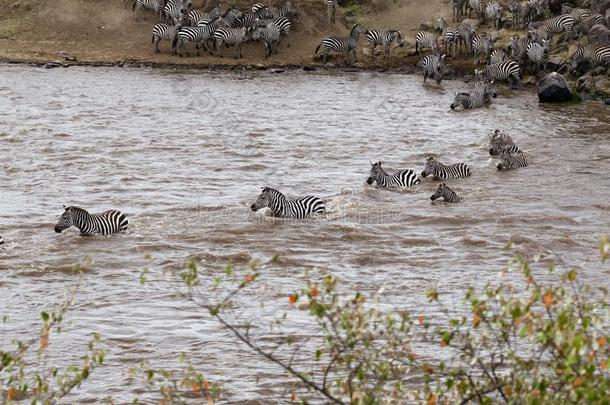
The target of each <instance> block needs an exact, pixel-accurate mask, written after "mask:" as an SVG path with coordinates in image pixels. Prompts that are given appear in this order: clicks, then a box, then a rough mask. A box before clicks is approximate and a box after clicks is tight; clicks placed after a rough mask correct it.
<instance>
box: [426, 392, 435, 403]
mask: <svg viewBox="0 0 610 405" xmlns="http://www.w3.org/2000/svg"><path fill="white" fill-rule="evenodd" d="M427 404H428V405H436V395H434V394H430V396H429V397H428V402H427Z"/></svg>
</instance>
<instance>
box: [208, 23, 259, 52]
mask: <svg viewBox="0 0 610 405" xmlns="http://www.w3.org/2000/svg"><path fill="white" fill-rule="evenodd" d="M251 34H252V29H251V28H246V27H242V28H218V29H217V30H216V31H214V41H215V46H216V51H217V52H218V55H219V56H220V57H221V58H222V57H223V52H222V51H223V45H225V46H231V45H233V46H235V59H239V58H241V57H242V54H241V47H242V45H243V44H244V43H245V42H248V41H249V40H250V36H251Z"/></svg>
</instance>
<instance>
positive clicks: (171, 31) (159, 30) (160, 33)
mask: <svg viewBox="0 0 610 405" xmlns="http://www.w3.org/2000/svg"><path fill="white" fill-rule="evenodd" d="M181 28H182V26H180V25H167V24H161V23H159V24H156V25H155V26H154V27H153V30H152V43H153V44H154V46H155V48H154V50H155V53H159V52H161V51H160V50H159V42H161V41H170V42H171V43H173V42H174V38H175V37H176V35H177V34H178V31H180V29H181ZM173 54H174V52H173V49H172V55H173Z"/></svg>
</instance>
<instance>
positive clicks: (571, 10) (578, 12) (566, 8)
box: [561, 4, 591, 21]
mask: <svg viewBox="0 0 610 405" xmlns="http://www.w3.org/2000/svg"><path fill="white" fill-rule="evenodd" d="M561 14H570V15H571V16H573V17H574V18H576V20H577V21H583V20H585V19H587V18H589V17H591V10H589V9H587V8H576V7H572V6H570V5H568V4H562V6H561Z"/></svg>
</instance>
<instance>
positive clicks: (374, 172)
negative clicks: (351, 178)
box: [366, 162, 388, 185]
mask: <svg viewBox="0 0 610 405" xmlns="http://www.w3.org/2000/svg"><path fill="white" fill-rule="evenodd" d="M387 175H388V174H387V173H386V172H385V171H384V170H383V169H382V168H381V162H377V163H372V162H371V173H370V174H369V177H368V179H366V184H369V185H370V184H373V182H374V181H377V180H378V179H379V178H380V177H382V176H387Z"/></svg>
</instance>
